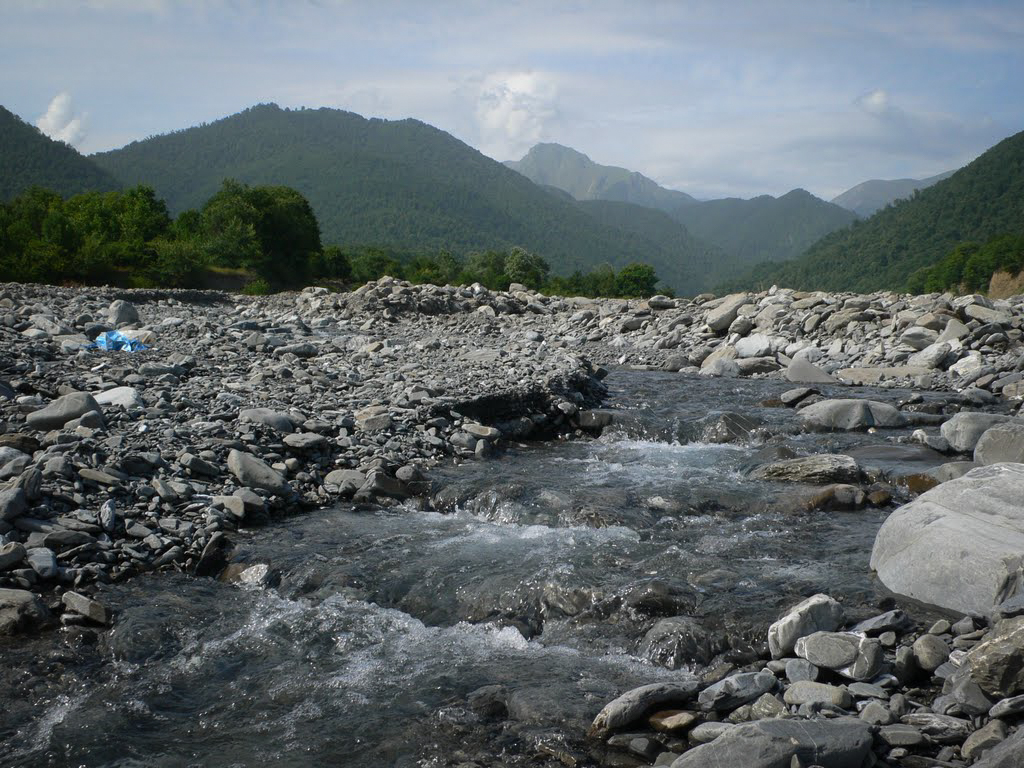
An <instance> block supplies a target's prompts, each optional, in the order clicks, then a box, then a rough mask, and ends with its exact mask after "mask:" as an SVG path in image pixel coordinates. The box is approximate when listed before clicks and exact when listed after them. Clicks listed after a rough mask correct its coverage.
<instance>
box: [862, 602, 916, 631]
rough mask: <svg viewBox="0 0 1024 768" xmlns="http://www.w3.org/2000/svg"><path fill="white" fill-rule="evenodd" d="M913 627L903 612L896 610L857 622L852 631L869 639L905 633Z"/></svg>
mask: <svg viewBox="0 0 1024 768" xmlns="http://www.w3.org/2000/svg"><path fill="white" fill-rule="evenodd" d="M913 626H914V622H913V620H912V619H911V618H910V617H909V616H908V615H907V614H906V613H905V612H904V611H901V610H899V609H898V608H897V609H895V610H892V611H886V612H885V613H882V614H879V615H878V616H873V617H872V618H870V619H865V620H864V621H861V622H858V623H857V624H855V625H854V626H853V627H852V631H853V632H863V633H864V634H865V635H868V636H869V637H875V636H877V635H880V634H882V633H883V632H889V631H895V632H906V631H907V630H908V629H910V628H911V627H913Z"/></svg>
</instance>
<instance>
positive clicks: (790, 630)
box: [768, 594, 844, 659]
mask: <svg viewBox="0 0 1024 768" xmlns="http://www.w3.org/2000/svg"><path fill="white" fill-rule="evenodd" d="M843 619H844V613H843V607H842V606H841V605H840V604H839V603H837V602H836V601H835V600H833V599H832V598H831V597H829V596H828V595H824V594H817V595H813V596H811V597H809V598H807V599H806V600H804V601H802V602H800V603H798V604H797V605H795V606H794V607H793V608H791V609H790V610H789V611H788V612H787V613H786V615H785V616H783V617H782V618H781V619H779V620H778V621H776V622H775V623H774V624H772V625H771V626H770V627H769V628H768V647H769V649H770V650H771V654H772V658H774V659H781V658H782V657H784V656H787V655H789V654H791V653H792V652H793V648H794V646H795V645H796V641H797V640H799V639H800V638H801V637H804V636H805V635H809V634H811V633H812V632H818V631H826V632H831V631H834V630H836V629H838V628H839V627H840V626H842V623H843Z"/></svg>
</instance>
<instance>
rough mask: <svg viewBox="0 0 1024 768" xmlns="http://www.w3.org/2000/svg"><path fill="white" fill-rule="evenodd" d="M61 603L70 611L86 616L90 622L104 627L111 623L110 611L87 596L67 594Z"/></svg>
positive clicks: (75, 593) (73, 593)
mask: <svg viewBox="0 0 1024 768" xmlns="http://www.w3.org/2000/svg"><path fill="white" fill-rule="evenodd" d="M61 602H62V603H64V606H65V607H66V608H67V609H68V610H69V611H73V612H74V613H77V614H80V615H82V616H85V617H86V618H87V619H89V620H90V621H94V622H95V623H97V624H102V625H107V624H109V623H110V609H109V608H107V606H105V605H103V604H102V603H99V602H97V601H96V600H92V599H90V598H88V597H86V596H85V595H80V594H79V593H77V592H65V593H64V594H63V595H62V596H61Z"/></svg>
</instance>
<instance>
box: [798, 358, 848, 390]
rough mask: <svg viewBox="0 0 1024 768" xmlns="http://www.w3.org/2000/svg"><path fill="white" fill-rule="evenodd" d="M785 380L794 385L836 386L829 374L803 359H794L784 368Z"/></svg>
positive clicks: (836, 382) (834, 380) (836, 380)
mask: <svg viewBox="0 0 1024 768" xmlns="http://www.w3.org/2000/svg"><path fill="white" fill-rule="evenodd" d="M785 376H786V380H787V381H791V382H793V383H794V384H838V383H839V381H838V379H836V378H835V377H834V376H832V375H831V374H830V373H827V372H826V371H823V370H822V369H821V368H819V367H818V366H816V365H815V364H814V363H812V362H810V361H808V360H807V359H806V358H804V357H794V358H793V360H792V361H791V362H790V364H789V365H788V366H786V373H785Z"/></svg>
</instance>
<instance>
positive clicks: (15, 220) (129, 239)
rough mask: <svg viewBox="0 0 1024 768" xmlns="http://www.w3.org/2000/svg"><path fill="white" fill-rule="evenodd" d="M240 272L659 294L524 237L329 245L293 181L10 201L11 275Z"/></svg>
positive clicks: (178, 276)
mask: <svg viewBox="0 0 1024 768" xmlns="http://www.w3.org/2000/svg"><path fill="white" fill-rule="evenodd" d="M224 273H229V274H235V275H237V276H239V277H241V278H243V279H245V280H247V290H248V292H250V293H264V292H268V291H271V290H281V289H289V288H300V287H302V286H305V285H311V284H316V283H335V284H338V283H340V284H352V283H358V284H361V283H364V282H367V281H369V280H375V279H377V278H379V277H382V276H384V275H391V276H393V277H399V278H403V279H406V280H409V281H411V282H414V283H433V284H436V285H444V284H446V283H454V284H469V283H481V284H483V285H485V286H487V287H488V288H491V289H494V290H505V289H507V288H508V287H509V286H510V285H511V284H513V283H519V284H521V285H524V286H526V287H527V288H531V289H535V290H543V291H545V292H547V293H555V294H563V295H566V294H572V295H584V296H622V297H634V296H650V295H652V294H654V293H655V292H656V286H657V284H658V277H657V274H656V273H655V270H654V269H653V268H652V267H651V266H649V265H646V264H630V265H627V266H625V267H623V268H622V269H621V270H619V271H618V272H616V271H615V270H614V269H613V268H612V267H611V266H607V265H603V266H599V267H597V268H595V269H594V270H593V271H591V272H588V273H583V272H581V271H576V272H574V273H573V274H572V275H570V276H568V277H563V276H556V275H552V274H551V267H550V265H549V264H548V262H547V261H545V260H544V259H543V258H542V257H541V256H539V255H537V254H534V253H531V252H529V251H527V250H526V249H524V248H521V247H518V246H514V247H511V248H508V249H504V250H487V251H479V252H472V253H469V254H467V255H466V256H465V257H461V256H457V255H453V254H452V253H450V252H448V251H444V250H442V251H437V252H432V253H427V252H423V253H416V252H409V251H400V250H395V249H391V248H388V247H380V246H373V245H360V246H346V247H341V246H337V245H327V246H325V245H323V243H322V242H321V235H320V227H319V224H318V222H317V219H316V216H315V215H314V213H313V210H312V208H311V207H310V204H309V202H308V201H307V200H306V198H305V197H303V196H302V195H301V194H300V193H299V192H297V191H296V190H294V189H292V188H290V187H284V186H267V185H252V186H250V185H247V184H242V183H240V182H237V181H234V180H230V179H228V180H225V181H224V182H223V184H222V185H221V188H220V189H219V190H218V191H217V192H216V194H214V195H213V196H212V197H211V198H210V199H209V200H207V201H206V203H205V204H204V205H203V206H202V207H201V208H199V209H198V210H195V209H191V210H186V211H183V212H182V213H180V214H179V215H178V216H177V217H176V218H172V217H171V216H170V214H169V212H168V209H167V205H166V204H165V202H164V201H163V200H161V199H160V198H158V197H157V196H156V193H155V192H154V190H153V189H152V188H151V187H149V186H146V185H139V186H136V187H133V188H131V189H127V190H123V191H112V192H98V191H93V192H85V193H82V194H79V195H74V196H72V197H70V198H67V199H64V198H62V197H61V196H60V195H59V194H57V193H55V192H52V191H49V190H46V189H42V188H38V187H37V188H33V189H30V190H29V191H27V192H26V193H24V194H22V195H19V196H18V197H15V198H13V199H12V200H10V201H8V202H6V203H3V204H0V279H3V280H8V281H15V282H41V283H55V282H56V283H64V282H69V283H83V284H93V285H96V284H115V285H129V286H136V287H203V286H204V285H206V284H208V282H209V280H210V278H211V276H212V275H217V274H224Z"/></svg>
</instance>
